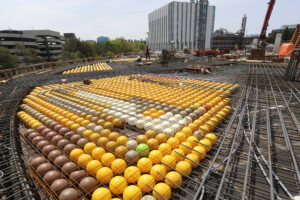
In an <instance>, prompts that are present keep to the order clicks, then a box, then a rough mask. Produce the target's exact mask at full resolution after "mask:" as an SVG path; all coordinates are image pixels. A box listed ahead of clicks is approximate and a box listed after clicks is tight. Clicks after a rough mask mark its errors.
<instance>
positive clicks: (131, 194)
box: [123, 185, 143, 200]
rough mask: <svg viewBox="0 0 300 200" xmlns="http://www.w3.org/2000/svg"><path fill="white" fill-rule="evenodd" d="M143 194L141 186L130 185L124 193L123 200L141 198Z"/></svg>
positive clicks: (137, 199)
mask: <svg viewBox="0 0 300 200" xmlns="http://www.w3.org/2000/svg"><path fill="white" fill-rule="evenodd" d="M142 196H143V194H142V191H141V189H140V188H139V187H137V186H135V185H130V186H128V187H127V188H126V189H125V190H124V193H123V200H140V199H141V198H142Z"/></svg>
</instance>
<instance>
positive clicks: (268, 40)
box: [266, 33, 276, 44]
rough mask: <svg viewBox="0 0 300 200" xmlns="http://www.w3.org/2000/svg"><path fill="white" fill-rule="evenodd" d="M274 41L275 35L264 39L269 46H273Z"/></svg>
mask: <svg viewBox="0 0 300 200" xmlns="http://www.w3.org/2000/svg"><path fill="white" fill-rule="evenodd" d="M275 39H276V33H274V34H273V35H272V36H270V37H268V38H267V39H266V42H267V43H269V44H274V43H275Z"/></svg>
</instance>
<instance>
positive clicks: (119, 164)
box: [111, 159, 127, 174]
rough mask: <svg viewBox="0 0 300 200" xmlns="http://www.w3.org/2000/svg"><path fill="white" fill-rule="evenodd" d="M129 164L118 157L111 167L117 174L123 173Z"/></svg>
mask: <svg viewBox="0 0 300 200" xmlns="http://www.w3.org/2000/svg"><path fill="white" fill-rule="evenodd" d="M126 167H127V165H126V162H125V161H124V160H123V159H116V160H114V161H113V162H112V163H111V169H112V171H113V172H114V173H115V174H122V173H123V172H124V171H125V169H126Z"/></svg>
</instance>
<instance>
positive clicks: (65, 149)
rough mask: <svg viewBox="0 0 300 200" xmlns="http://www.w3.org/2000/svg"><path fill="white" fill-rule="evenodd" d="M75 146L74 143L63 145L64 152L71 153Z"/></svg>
mask: <svg viewBox="0 0 300 200" xmlns="http://www.w3.org/2000/svg"><path fill="white" fill-rule="evenodd" d="M75 148H77V146H76V145H75V144H67V145H66V146H65V147H64V152H65V153H66V154H69V153H71V151H72V150H73V149H75Z"/></svg>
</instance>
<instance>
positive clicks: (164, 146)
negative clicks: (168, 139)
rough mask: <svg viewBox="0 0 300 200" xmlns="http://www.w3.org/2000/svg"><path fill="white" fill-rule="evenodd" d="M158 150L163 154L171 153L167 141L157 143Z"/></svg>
mask: <svg viewBox="0 0 300 200" xmlns="http://www.w3.org/2000/svg"><path fill="white" fill-rule="evenodd" d="M158 150H159V151H160V152H161V153H162V154H163V155H164V156H165V155H170V154H171V151H172V149H171V146H170V145H169V144H168V143H162V144H160V145H159V147H158Z"/></svg>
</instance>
